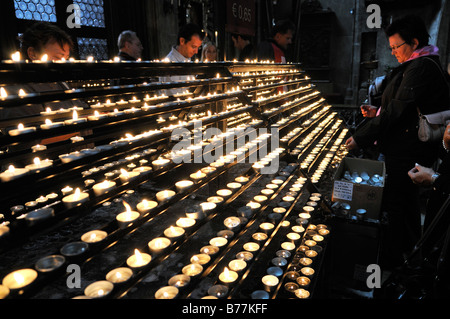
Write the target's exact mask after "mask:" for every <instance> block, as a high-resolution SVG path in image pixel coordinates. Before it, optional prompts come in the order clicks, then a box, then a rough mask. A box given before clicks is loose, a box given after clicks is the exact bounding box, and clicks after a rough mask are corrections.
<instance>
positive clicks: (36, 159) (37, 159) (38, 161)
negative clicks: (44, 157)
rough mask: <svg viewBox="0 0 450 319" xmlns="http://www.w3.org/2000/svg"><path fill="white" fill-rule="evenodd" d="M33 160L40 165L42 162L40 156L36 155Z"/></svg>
mask: <svg viewBox="0 0 450 319" xmlns="http://www.w3.org/2000/svg"><path fill="white" fill-rule="evenodd" d="M33 162H34V164H36V165H39V164H41V159H40V158H39V157H35V158H34V160H33Z"/></svg>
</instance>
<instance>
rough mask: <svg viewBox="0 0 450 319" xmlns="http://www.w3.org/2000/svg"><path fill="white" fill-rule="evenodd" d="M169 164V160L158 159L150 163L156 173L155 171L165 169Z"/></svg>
mask: <svg viewBox="0 0 450 319" xmlns="http://www.w3.org/2000/svg"><path fill="white" fill-rule="evenodd" d="M169 163H170V160H169V159H165V158H158V159H157V160H154V161H153V162H152V165H153V169H154V170H155V171H156V170H159V169H162V168H164V167H166V166H167V165H169Z"/></svg>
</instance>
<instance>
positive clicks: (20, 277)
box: [2, 269, 38, 290]
mask: <svg viewBox="0 0 450 319" xmlns="http://www.w3.org/2000/svg"><path fill="white" fill-rule="evenodd" d="M37 276H38V273H37V271H36V270H34V269H20V270H16V271H14V272H12V273H10V274H8V275H6V277H5V278H3V281H2V284H3V286H6V287H8V288H9V289H11V290H12V289H14V290H15V289H21V288H24V287H26V286H28V285H30V284H31V283H32V282H34V280H35V279H36V278H37Z"/></svg>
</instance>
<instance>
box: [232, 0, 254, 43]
mask: <svg viewBox="0 0 450 319" xmlns="http://www.w3.org/2000/svg"><path fill="white" fill-rule="evenodd" d="M255 11H256V5H255V0H227V25H226V31H227V32H230V33H239V34H243V35H250V36H254V35H255V20H256V19H255V18H256V12H255Z"/></svg>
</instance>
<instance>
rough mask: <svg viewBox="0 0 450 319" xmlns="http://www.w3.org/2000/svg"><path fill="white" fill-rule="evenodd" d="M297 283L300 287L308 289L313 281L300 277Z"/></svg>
mask: <svg viewBox="0 0 450 319" xmlns="http://www.w3.org/2000/svg"><path fill="white" fill-rule="evenodd" d="M296 281H297V283H298V285H299V286H300V287H302V288H308V286H309V284H310V283H311V279H309V278H308V277H305V276H300V277H298V278H296Z"/></svg>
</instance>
